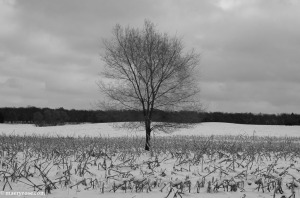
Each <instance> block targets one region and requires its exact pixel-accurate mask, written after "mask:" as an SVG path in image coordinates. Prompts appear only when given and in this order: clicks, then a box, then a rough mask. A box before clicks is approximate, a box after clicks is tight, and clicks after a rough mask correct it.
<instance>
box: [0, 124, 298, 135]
mask: <svg viewBox="0 0 300 198" xmlns="http://www.w3.org/2000/svg"><path fill="white" fill-rule="evenodd" d="M113 125H114V124H110V123H99V124H78V125H64V126H49V127H35V126H34V125H32V124H0V134H1V133H2V134H15V135H24V134H26V135H32V134H35V135H46V136H72V137H77V136H91V137H97V136H109V137H120V136H132V135H133V136H136V135H138V136H144V135H145V134H144V132H143V131H128V130H126V129H119V128H115V127H113ZM253 133H254V135H256V136H282V137H284V136H290V137H300V126H282V125H243V124H231V123H214V122H207V123H201V124H196V125H195V126H193V127H191V128H188V129H180V130H177V131H174V132H173V133H171V134H165V133H162V132H157V133H156V134H155V135H160V136H165V135H167V136H169V135H196V136H197V135H253Z"/></svg>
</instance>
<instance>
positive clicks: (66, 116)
mask: <svg viewBox="0 0 300 198" xmlns="http://www.w3.org/2000/svg"><path fill="white" fill-rule="evenodd" d="M132 121H143V113H142V112H141V111H134V110H123V111H121V110H120V111H116V110H110V111H101V110H75V109H71V110H68V109H64V108H57V109H50V108H38V107H19V108H15V107H3V108H0V123H22V124H35V125H36V126H55V125H64V124H79V123H86V122H88V123H104V122H132ZM152 121H153V122H177V123H201V122H227V123H236V124H258V125H300V115H299V114H294V113H291V114H287V113H282V114H263V113H259V114H253V113H225V112H195V111H178V112H176V111H175V112H166V111H160V110H156V111H154V114H153V120H152Z"/></svg>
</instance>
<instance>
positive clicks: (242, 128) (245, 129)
mask: <svg viewBox="0 0 300 198" xmlns="http://www.w3.org/2000/svg"><path fill="white" fill-rule="evenodd" d="M0 134H6V135H10V134H14V135H43V136H73V137H77V136H91V137H98V136H109V137H120V136H136V135H138V136H144V135H145V134H144V132H143V131H138V132H132V131H127V130H125V129H116V128H114V127H113V124H109V123H99V124H89V123H86V124H78V125H64V126H49V127H35V126H34V125H30V124H0ZM253 134H254V135H256V136H282V137H284V136H293V137H299V136H300V126H267V125H242V124H230V123H201V124H196V125H195V126H194V127H192V128H188V129H180V130H178V131H175V132H173V133H171V134H165V133H162V132H157V133H155V135H157V136H173V135H193V136H195V135H196V136H197V135H253ZM21 156H22V154H21V153H20V156H18V157H19V159H20V160H22V159H21V158H22V157H21ZM0 157H1V156H0ZM161 157H162V156H161ZM149 158H151V156H150V155H149V153H144V155H143V157H141V158H140V159H139V163H140V164H143V163H144V161H147V160H149ZM297 160H298V162H297V163H296V164H295V165H296V167H297V168H298V169H300V165H299V159H297ZM115 163H117V162H115ZM217 163H218V162H217ZM220 163H221V162H220ZM272 163H273V162H272V161H264V162H261V163H257V164H255V167H253V169H255V168H257V167H259V168H260V169H263V168H265V167H268V166H269V165H271V164H272ZM291 163H292V162H288V161H284V160H283V159H281V160H280V161H278V162H277V165H276V168H277V169H276V170H278V171H280V170H282V169H281V167H285V168H286V167H289V166H290V164H291ZM174 164H175V159H174V160H173V161H172V159H171V160H169V161H168V162H166V163H162V164H161V167H159V169H161V170H166V174H167V176H166V177H165V178H164V179H165V180H166V181H170V180H171V179H172V180H173V181H176V179H179V180H183V179H184V177H185V176H187V175H189V176H190V180H191V181H192V184H193V185H194V184H195V182H196V180H198V179H199V176H194V175H192V173H193V172H196V171H197V172H198V173H199V172H200V173H201V175H206V174H208V173H209V170H208V171H207V170H204V171H203V172H202V171H200V170H199V166H196V165H194V166H191V167H190V168H191V170H192V171H191V172H188V171H187V172H184V171H181V172H177V173H176V174H175V175H174V174H172V171H173V170H174V169H173V165H174ZM75 165H76V164H74V167H75ZM214 165H215V164H213V163H212V164H206V165H205V166H206V167H208V169H209V168H211V167H212V166H214ZM146 167H147V165H146V164H145V163H144V165H141V166H140V169H141V170H142V169H144V171H146ZM182 167H183V168H185V169H187V167H184V166H182ZM178 168H180V167H178ZM129 170H130V169H129ZM242 170H243V169H241V170H239V169H238V168H237V170H236V172H234V173H230V174H235V175H236V174H237V173H238V172H242ZM0 171H1V169H0ZM63 171H64V169H60V170H59V169H52V170H51V171H50V172H49V177H50V178H51V179H52V180H54V179H55V178H58V177H60V176H61V175H62V172H63ZM89 171H90V172H91V173H93V174H94V176H92V175H91V176H89V177H95V178H98V179H99V180H101V179H102V180H103V176H104V175H105V174H106V173H105V170H98V169H97V167H95V166H90V167H89ZM118 171H123V172H126V171H128V170H127V169H126V168H124V170H123V169H122V170H120V169H119V170H118ZM289 171H290V172H289V174H290V175H293V176H295V177H296V178H300V174H299V172H297V171H296V169H289ZM131 173H132V174H133V176H134V177H136V179H137V180H138V179H140V178H139V177H140V176H141V175H140V170H136V171H131ZM274 175H276V174H274ZM75 176H76V175H74V177H73V178H72V181H73V184H75V183H76V182H78V181H80V180H81V179H82V178H81V177H79V176H77V177H75ZM212 177H214V178H217V177H219V175H218V174H217V172H216V173H214V174H211V175H210V176H209V177H208V180H211V179H212ZM32 179H33V181H34V182H36V183H39V182H40V181H41V178H36V177H33V178H32ZM123 179H124V178H123ZM256 179H257V178H256ZM288 179H290V177H289V176H285V177H284V181H285V183H286V182H287V180H288ZM177 181H178V180H177ZM107 185H112V184H111V183H110V184H107ZM2 186H3V181H0V188H2ZM12 187H13V192H24V191H27V192H30V191H32V188H30V187H28V186H27V185H25V184H22V183H20V182H19V183H13V186H12ZM256 187H257V186H256V185H254V184H252V185H248V184H246V183H245V190H246V191H245V192H240V191H239V190H238V191H237V192H225V191H223V189H220V190H219V191H218V192H217V193H207V192H206V189H207V188H206V187H205V188H201V189H200V193H197V192H196V190H195V188H192V191H191V193H185V194H183V195H182V197H183V198H215V197H216V198H242V197H243V196H244V194H245V195H246V197H245V198H258V197H259V198H270V197H273V193H272V192H265V193H262V192H257V190H255V188H256ZM284 187H285V186H284ZM84 188H85V186H83V185H78V188H76V187H74V188H72V189H70V188H66V187H63V186H61V187H60V188H59V189H58V190H53V191H52V192H51V194H48V195H44V196H8V195H7V196H6V195H4V196H2V195H3V194H0V197H49V198H81V197H90V198H96V197H103V198H113V197H124V198H156V197H158V198H163V197H166V196H167V194H168V189H167V188H166V189H165V190H164V191H163V192H160V191H159V190H160V188H154V189H153V191H151V192H149V193H147V192H145V191H144V192H138V193H136V192H134V191H133V192H131V191H130V190H128V191H127V192H126V193H125V192H124V191H123V190H117V191H116V192H115V193H113V192H108V189H106V192H105V193H101V192H100V190H99V188H96V189H89V190H84ZM110 188H111V186H110ZM1 190H2V189H1ZM8 191H9V190H8V187H7V189H5V192H8ZM284 191H285V195H286V196H287V195H290V190H288V189H287V188H286V187H285V188H284ZM299 195H300V192H299V188H297V189H296V197H300V196H299ZM173 196H174V193H171V194H170V195H169V197H173ZM281 196H282V195H280V194H276V198H279V197H281ZM177 197H179V196H177Z"/></svg>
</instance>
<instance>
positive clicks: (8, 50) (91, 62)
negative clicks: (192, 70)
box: [0, 0, 300, 113]
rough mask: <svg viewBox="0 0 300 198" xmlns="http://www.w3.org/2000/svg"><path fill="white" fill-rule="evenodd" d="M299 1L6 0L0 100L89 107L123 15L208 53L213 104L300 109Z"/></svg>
mask: <svg viewBox="0 0 300 198" xmlns="http://www.w3.org/2000/svg"><path fill="white" fill-rule="evenodd" d="M299 8H300V2H299V1H297V0H286V1H282V0H264V1H261V0H246V1H236V0H204V1H196V0H184V1H183V0H175V1H173V0H166V1H159V0H155V1H146V0H128V1H116V0H112V1H104V0H103V1H100V0H88V1H84V2H83V1H80V0H64V1H60V0H52V1H46V0H26V1H21V0H16V1H13V0H0V24H1V27H0V42H1V45H0V95H1V99H0V106H27V105H34V106H48V107H65V108H77V109H89V108H92V107H91V103H94V102H95V101H97V100H98V99H99V98H101V97H102V96H101V94H99V92H98V87H97V85H96V83H95V82H96V81H97V79H99V78H100V77H99V75H98V74H99V73H100V72H101V69H102V66H103V63H102V62H101V60H100V58H99V53H100V52H101V39H102V38H108V37H110V35H111V30H112V27H113V26H114V25H115V24H116V23H120V24H121V25H125V26H127V25H131V26H137V27H141V26H142V24H143V21H144V19H145V18H148V19H150V20H152V21H153V22H154V23H155V24H157V28H158V29H159V30H161V31H162V32H168V33H169V34H171V35H174V34H176V35H178V36H180V37H181V36H182V38H183V42H184V43H185V45H186V48H187V49H190V48H195V50H196V51H197V52H200V53H201V54H202V61H201V65H200V72H201V77H200V78H199V79H198V81H199V85H200V87H201V89H202V93H201V97H202V100H203V101H204V103H205V104H207V105H208V110H211V111H230V112H266V113H281V112H297V113H300V105H299V104H298V101H300V95H299V93H300V90H299V87H300V78H299V75H298V74H299V73H300V67H299V65H300V58H299V54H300V12H299Z"/></svg>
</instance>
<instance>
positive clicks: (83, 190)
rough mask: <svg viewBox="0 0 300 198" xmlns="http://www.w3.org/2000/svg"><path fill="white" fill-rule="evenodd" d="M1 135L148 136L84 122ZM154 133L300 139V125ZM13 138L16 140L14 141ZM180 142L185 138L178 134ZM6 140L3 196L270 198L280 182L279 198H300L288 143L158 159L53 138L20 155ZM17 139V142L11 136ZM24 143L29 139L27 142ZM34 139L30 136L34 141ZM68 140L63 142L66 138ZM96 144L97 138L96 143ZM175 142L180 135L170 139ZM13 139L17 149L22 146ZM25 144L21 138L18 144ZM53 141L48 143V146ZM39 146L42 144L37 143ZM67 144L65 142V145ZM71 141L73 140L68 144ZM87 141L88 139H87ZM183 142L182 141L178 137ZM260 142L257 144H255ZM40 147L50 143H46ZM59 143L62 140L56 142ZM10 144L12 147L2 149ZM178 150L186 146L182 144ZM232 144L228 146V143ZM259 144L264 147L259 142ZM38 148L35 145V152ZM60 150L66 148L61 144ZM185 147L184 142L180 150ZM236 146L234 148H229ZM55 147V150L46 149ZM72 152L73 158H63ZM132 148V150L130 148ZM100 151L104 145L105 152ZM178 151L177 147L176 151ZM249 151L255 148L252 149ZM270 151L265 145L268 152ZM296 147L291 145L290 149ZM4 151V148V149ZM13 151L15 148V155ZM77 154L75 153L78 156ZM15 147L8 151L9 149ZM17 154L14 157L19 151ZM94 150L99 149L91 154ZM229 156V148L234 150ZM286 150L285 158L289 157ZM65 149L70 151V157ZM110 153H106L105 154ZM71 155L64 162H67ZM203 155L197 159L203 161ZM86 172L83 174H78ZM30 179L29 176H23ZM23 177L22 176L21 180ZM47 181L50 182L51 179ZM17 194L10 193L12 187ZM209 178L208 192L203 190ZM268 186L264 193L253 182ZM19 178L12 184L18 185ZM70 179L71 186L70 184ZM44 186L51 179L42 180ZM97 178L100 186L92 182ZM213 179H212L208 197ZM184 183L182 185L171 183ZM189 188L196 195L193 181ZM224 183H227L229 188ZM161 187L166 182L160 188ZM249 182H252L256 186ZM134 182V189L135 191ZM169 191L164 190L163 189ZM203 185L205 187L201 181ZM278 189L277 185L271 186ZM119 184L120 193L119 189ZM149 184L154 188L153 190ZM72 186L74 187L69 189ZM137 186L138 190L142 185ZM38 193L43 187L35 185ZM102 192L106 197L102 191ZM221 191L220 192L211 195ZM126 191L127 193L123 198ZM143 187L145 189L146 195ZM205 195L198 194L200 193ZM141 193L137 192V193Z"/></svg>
mask: <svg viewBox="0 0 300 198" xmlns="http://www.w3.org/2000/svg"><path fill="white" fill-rule="evenodd" d="M0 134H5V135H22V136H23V135H24V134H25V135H27V136H30V135H38V136H46V137H49V136H53V137H57V136H72V137H78V136H81V137H82V136H90V137H100V136H101V137H122V136H127V137H128V136H142V137H143V136H144V132H143V131H140V132H132V131H127V130H125V129H116V128H114V127H113V125H112V124H107V123H102V124H79V125H65V126H55V127H35V126H34V125H28V124H0ZM155 135H156V136H176V135H186V136H190V135H193V137H195V136H206V135H207V136H210V135H245V136H253V135H255V136H277V137H286V136H288V137H300V126H264V125H240V124H229V123H202V124H197V125H195V126H194V127H192V128H188V129H180V130H178V131H175V132H173V133H171V134H165V133H159V132H157V133H156V134H155ZM13 137H14V136H13ZM180 138H181V137H180ZM4 139H5V138H3V135H2V140H1V136H0V141H1V142H0V143H1V144H2V145H0V162H1V166H0V191H1V190H3V188H5V189H4V191H1V192H0V197H49V198H79V197H91V198H96V197H103V198H112V197H124V198H156V197H157V198H165V197H167V195H168V193H169V192H170V189H173V190H172V192H171V193H170V194H169V196H168V197H169V198H173V197H175V196H174V195H175V192H176V191H177V190H178V189H177V187H179V186H180V185H182V186H183V187H184V188H183V192H184V194H177V198H178V197H180V196H182V197H183V198H213V197H216V198H271V197H273V196H274V195H273V194H274V191H275V190H276V188H277V187H278V185H279V184H278V185H277V182H282V186H281V187H282V189H283V191H284V194H280V193H276V194H275V198H281V197H282V195H285V196H286V197H289V196H290V195H291V194H292V189H289V188H288V185H290V184H291V183H293V184H296V185H298V186H297V187H296V186H295V190H294V191H295V193H296V194H295V197H299V198H300V192H299V185H300V184H299V183H300V173H299V172H300V154H299V153H297V152H295V148H294V147H293V149H294V150H287V149H288V148H289V146H288V145H286V142H284V141H285V140H284V139H283V144H280V143H278V146H281V147H280V148H282V152H281V150H280V149H277V150H279V151H280V152H274V153H268V152H266V151H262V152H261V153H253V152H251V150H249V149H248V150H247V149H246V150H244V151H243V152H239V153H237V152H234V151H233V152H232V153H231V152H228V150H227V151H223V150H217V152H216V153H215V154H209V151H203V152H206V153H204V154H202V153H201V152H200V153H197V152H198V151H197V148H198V147H197V146H199V149H203V147H201V146H203V145H195V147H196V150H195V151H190V153H185V154H183V153H182V151H180V150H181V149H180V148H178V150H177V149H175V150H174V148H173V149H171V148H170V151H169V152H168V153H163V154H159V155H156V156H155V154H154V155H153V156H151V155H150V153H147V152H142V153H139V152H137V153H130V152H127V151H125V150H124V151H120V153H113V152H109V151H107V152H106V153H105V152H104V151H101V150H99V149H98V146H97V145H93V146H90V145H89V146H86V147H81V148H80V146H82V145H84V143H82V144H81V143H80V142H79V143H78V142H77V143H76V144H78V145H77V147H76V146H73V144H75V142H71V143H70V144H69V143H65V142H63V143H64V144H68V145H62V146H61V145H59V144H57V143H56V142H51V141H52V139H49V138H48V139H44V140H41V139H39V140H38V139H34V138H32V140H29V142H30V141H32V142H33V144H32V145H31V146H30V144H28V142H27V143H26V144H21V146H24V147H25V148H27V150H26V151H25V150H24V151H22V150H18V148H19V147H18V146H12V147H11V148H10V147H9V146H11V145H8V144H6V143H5V142H3V140H4ZM12 139H13V138H12ZM23 139H25V138H23ZM29 139H30V138H29ZM60 139H63V138H60ZM93 139H95V138H93ZM172 139H174V138H172ZM5 140H9V141H11V142H13V143H15V144H16V145H18V142H16V141H14V140H11V139H5ZM18 140H20V139H18ZM45 140H46V141H49V144H48V142H44V141H45ZM35 141H36V142H35ZM63 141H64V140H63ZM70 141H71V139H70ZM82 141H89V140H83V139H82ZM180 141H182V140H181V139H180ZM247 141H248V142H245V148H246V147H247V148H248V146H251V145H256V144H255V143H254V142H251V141H252V139H251V138H250V142H249V139H248V140H247ZM253 141H254V139H253ZM41 142H42V143H43V142H44V144H45V145H41ZM57 142H59V141H57ZM4 144H6V145H4ZM176 144H177V145H180V142H176ZM229 144H230V143H229ZM258 145H259V144H258ZM35 146H36V147H35ZM60 146H61V147H60ZM182 146H184V145H182ZM231 146H235V143H233V144H231ZM48 147H49V148H48ZM67 147H68V152H69V153H70V152H71V154H63V152H64V150H66V148H67ZM128 147H129V148H130V145H129V146H128ZM99 148H100V147H99ZM175 148H177V147H176V146H175ZM249 148H250V147H249ZM264 148H265V147H264ZM291 148H292V146H291ZM1 149H2V150H1ZM10 149H11V150H10ZM72 149H73V151H74V150H75V153H72V152H73V151H72ZM9 150H10V151H9ZM14 150H15V151H16V153H14V152H13V151H14ZM91 151H93V152H92V153H93V154H92V153H91ZM229 151H230V149H229ZM285 151H286V153H285ZM68 152H67V153H68ZM103 152H104V155H103ZM63 156H66V157H63ZM199 156H200V158H199V159H198V158H197V157H199ZM80 172H81V173H80ZM24 174H25V175H24ZM16 175H19V176H16ZM46 177H47V178H46ZM5 178H7V181H9V184H10V185H11V187H12V189H13V190H10V187H9V185H8V183H7V182H6V179H5ZM203 179H205V184H204V187H201V188H198V189H197V185H198V184H199V185H200V183H201V182H203ZM260 179H261V181H263V185H264V191H265V192H264V193H263V192H261V190H260V191H259V192H258V190H257V187H258V185H257V184H255V181H256V183H257V181H259V180H260ZM12 180H13V181H12ZM64 180H66V181H68V182H70V183H68V184H65V183H64ZM43 181H46V182H43ZM50 181H52V182H56V183H55V185H56V186H57V187H58V188H57V189H52V190H51V194H47V195H44V196H25V195H22V196H18V195H16V196H11V195H6V193H8V192H14V193H16V192H33V184H35V185H38V186H39V187H40V188H41V190H40V192H43V191H44V187H45V186H47V185H49V186H52V184H51V183H50ZM92 181H94V182H95V181H97V182H95V183H92ZM226 181H227V182H228V183H229V181H230V182H233V183H234V184H233V186H234V185H235V184H237V182H238V181H243V182H244V186H242V187H240V186H239V187H238V188H237V190H236V191H232V192H230V188H231V187H230V186H229V191H224V190H223V187H220V188H218V189H217V188H216V187H217V186H218V185H219V186H222V185H221V184H222V182H225V183H226ZM209 182H211V189H210V192H207V191H208V189H209V187H208V186H209ZM174 183H178V186H176V185H173V187H172V184H174ZM189 183H190V184H191V185H190V188H191V189H190V192H188V191H189V189H188V184H189ZM225 183H223V184H224V185H225ZM157 184H160V185H159V186H158V185H157ZM250 184H251V185H250ZM129 185H132V188H130V187H129ZM164 185H166V187H165V188H164V189H163V190H162V191H161V189H162V188H163V186H164ZM201 185H202V183H201ZM272 185H274V186H272ZM114 186H115V187H118V186H119V188H118V189H117V190H116V192H113V189H114ZM149 186H151V191H149V192H147V191H148V190H147V188H148V187H149ZM71 187H72V188H71ZM137 187H138V188H137ZM35 188H38V187H35ZM102 188H103V190H104V193H102V192H101V191H102ZM214 188H216V189H217V190H215V191H214V190H213V189H214ZM125 189H127V190H126V193H125ZM142 189H143V192H141V190H142ZM198 190H199V191H200V192H199V193H198V192H197V191H198ZM136 191H137V192H136Z"/></svg>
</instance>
